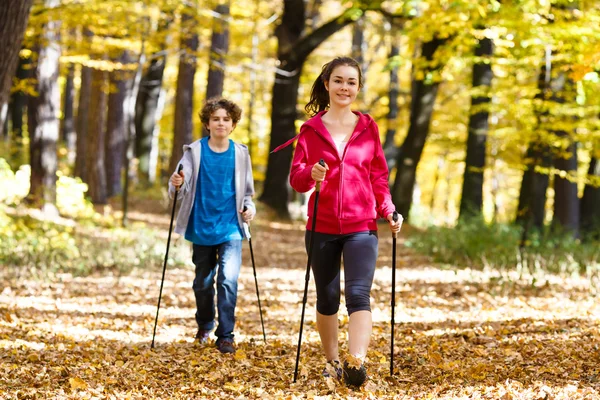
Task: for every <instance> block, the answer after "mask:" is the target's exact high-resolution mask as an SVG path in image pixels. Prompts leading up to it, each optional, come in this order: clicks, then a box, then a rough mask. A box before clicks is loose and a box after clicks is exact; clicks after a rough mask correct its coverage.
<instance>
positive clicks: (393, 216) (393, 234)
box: [390, 211, 398, 375]
mask: <svg viewBox="0 0 600 400" xmlns="http://www.w3.org/2000/svg"><path fill="white" fill-rule="evenodd" d="M392 219H393V220H394V222H398V213H397V212H396V211H394V214H393V215H392ZM395 308H396V232H394V233H392V322H391V325H392V343H391V346H390V353H391V356H390V375H394V313H395Z"/></svg>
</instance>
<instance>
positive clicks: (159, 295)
mask: <svg viewBox="0 0 600 400" xmlns="http://www.w3.org/2000/svg"><path fill="white" fill-rule="evenodd" d="M182 169H183V165H181V164H179V168H177V173H178V174H179V173H181V170H182ZM177 193H179V188H177V190H175V196H174V197H173V211H171V224H170V225H169V237H168V238H167V251H166V253H165V262H164V264H163V271H162V278H161V280H160V292H159V293H158V305H157V306H156V318H155V319H154V332H153V333H152V344H151V345H150V348H152V349H153V348H154V337H155V336H156V324H157V323H158V311H159V310H160V299H161V297H162V290H163V284H164V283H165V271H166V270H167V260H168V259H169V245H170V244H171V231H172V230H173V219H174V217H175V206H176V205H177Z"/></svg>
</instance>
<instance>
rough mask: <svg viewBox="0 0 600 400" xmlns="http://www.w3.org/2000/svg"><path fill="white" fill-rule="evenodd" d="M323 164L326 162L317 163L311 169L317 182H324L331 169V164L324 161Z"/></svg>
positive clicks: (311, 174)
mask: <svg viewBox="0 0 600 400" xmlns="http://www.w3.org/2000/svg"><path fill="white" fill-rule="evenodd" d="M323 164H325V166H322V165H321V164H319V163H315V165H313V167H312V169H311V170H310V177H311V178H313V180H314V181H316V182H323V181H324V180H325V173H326V172H327V171H329V166H328V165H327V163H325V162H323Z"/></svg>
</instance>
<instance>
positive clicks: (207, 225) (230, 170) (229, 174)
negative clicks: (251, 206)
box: [185, 137, 242, 246]
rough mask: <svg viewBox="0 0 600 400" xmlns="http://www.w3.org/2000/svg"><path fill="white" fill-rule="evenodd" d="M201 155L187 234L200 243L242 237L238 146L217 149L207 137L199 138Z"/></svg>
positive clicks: (186, 235)
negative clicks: (237, 182)
mask: <svg viewBox="0 0 600 400" xmlns="http://www.w3.org/2000/svg"><path fill="white" fill-rule="evenodd" d="M200 145H201V146H202V147H201V156H200V171H199V173H198V182H197V183H196V197H195V199H194V206H193V207H192V211H191V214H190V219H189V221H188V226H187V229H186V231H185V238H186V239H187V240H189V241H190V242H192V243H194V244H197V245H201V246H213V245H216V244H220V243H224V242H228V241H230V240H242V232H241V230H240V226H239V224H238V219H237V207H236V204H235V146H234V144H233V141H232V140H231V139H230V140H229V149H227V150H226V151H224V152H222V153H216V152H214V151H212V150H211V149H210V147H209V146H208V137H206V138H203V139H202V140H200Z"/></svg>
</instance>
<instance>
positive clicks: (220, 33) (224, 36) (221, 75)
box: [202, 2, 229, 136]
mask: <svg viewBox="0 0 600 400" xmlns="http://www.w3.org/2000/svg"><path fill="white" fill-rule="evenodd" d="M215 13H217V14H219V15H220V16H215V17H214V18H213V31H212V38H211V42H210V57H209V68H208V80H207V84H206V99H210V98H213V97H220V96H222V95H223V85H224V83H225V58H226V56H227V52H228V51H229V23H228V22H227V18H228V17H229V2H227V4H219V5H217V7H216V8H215ZM202 136H208V131H207V130H206V128H205V127H204V126H203V127H202Z"/></svg>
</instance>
